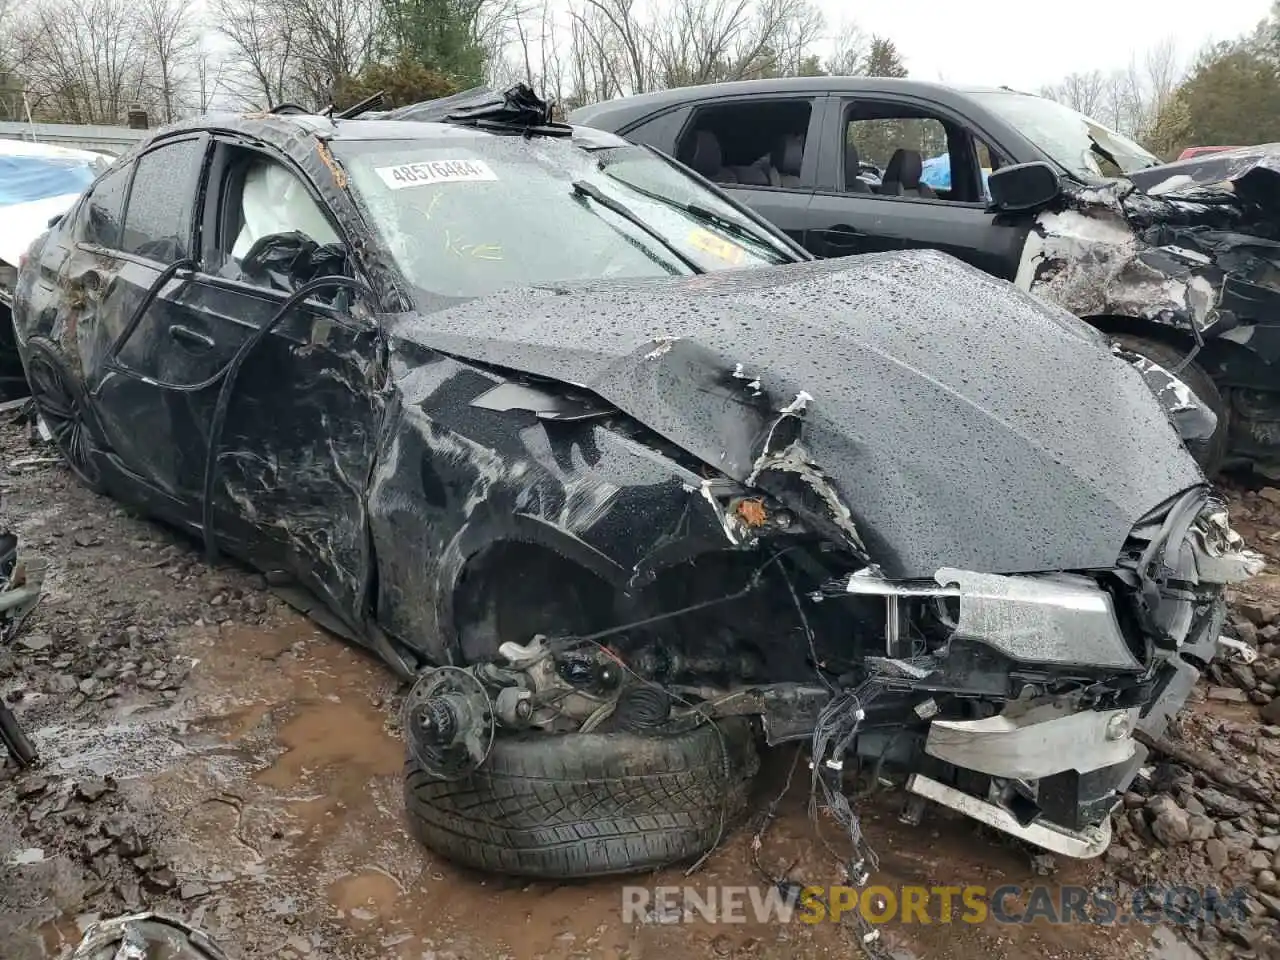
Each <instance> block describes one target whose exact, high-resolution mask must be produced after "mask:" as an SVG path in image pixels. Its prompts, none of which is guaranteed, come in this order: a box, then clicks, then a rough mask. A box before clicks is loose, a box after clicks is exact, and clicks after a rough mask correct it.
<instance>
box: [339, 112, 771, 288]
mask: <svg viewBox="0 0 1280 960" xmlns="http://www.w3.org/2000/svg"><path fill="white" fill-rule="evenodd" d="M334 148H335V152H336V153H337V154H338V155H339V156H340V157H341V158H342V160H343V163H344V165H345V166H346V168H347V170H348V172H349V173H350V175H351V184H352V187H353V189H354V190H355V191H356V193H357V194H358V195H359V197H360V199H361V200H362V201H363V203H364V205H365V207H366V208H367V209H368V211H369V213H370V219H371V220H372V222H373V224H374V227H375V229H376V230H377V231H378V232H379V234H380V235H381V237H382V240H383V241H384V242H385V243H386V244H387V246H388V247H389V248H390V250H391V252H392V255H393V256H394V257H395V259H396V262H397V264H398V265H399V266H400V269H401V270H402V271H403V272H404V274H405V275H406V278H407V279H408V280H409V281H410V282H411V283H413V284H414V285H415V286H416V287H418V288H419V289H421V290H423V291H425V292H426V293H428V294H430V295H434V296H440V297H450V298H455V297H457V298H462V297H478V296H484V295H486V294H490V293H494V292H497V291H499V290H504V289H510V288H515V287H521V286H532V285H537V284H545V283H555V282H580V281H589V280H603V279H637V278H645V277H664V276H685V275H690V274H693V273H704V272H710V271H716V270H727V269H734V268H750V267H759V266H766V265H770V264H776V263H785V262H789V261H791V260H793V259H795V257H794V255H793V254H791V253H790V252H789V251H788V250H786V248H785V247H784V246H782V245H781V244H780V243H779V241H778V240H776V239H775V238H772V237H770V236H769V235H768V234H767V233H765V232H764V231H762V230H761V229H760V228H759V227H757V226H755V225H754V224H752V223H751V222H750V221H749V220H747V219H746V218H744V217H743V215H742V214H741V213H740V212H739V211H738V210H737V209H736V208H734V207H733V206H731V205H729V204H726V203H724V202H723V201H722V200H720V199H718V198H717V197H716V196H715V195H714V194H711V193H710V192H708V191H707V190H706V189H705V188H703V187H702V186H701V185H700V184H698V183H696V182H695V181H693V180H691V179H690V178H689V177H688V176H686V175H685V174H683V173H682V172H681V171H680V170H678V169H677V168H676V167H674V166H673V165H671V164H670V163H669V162H667V161H666V160H664V159H663V158H662V157H660V156H659V155H657V154H654V153H653V152H651V151H649V150H647V149H645V148H643V147H636V146H629V145H628V146H622V147H610V148H606V149H596V150H590V151H588V150H585V149H583V148H582V147H580V146H576V145H574V144H573V143H571V142H570V141H568V140H567V139H563V140H562V139H551V138H533V139H524V138H521V137H506V136H497V137H495V136H486V135H476V134H472V133H470V132H469V131H467V132H464V131H457V132H456V133H455V132H453V131H449V132H448V133H442V134H441V135H440V136H439V138H432V139H419V140H387V141H381V140H380V141H357V140H351V141H341V140H339V141H336V142H335V143H334Z"/></svg>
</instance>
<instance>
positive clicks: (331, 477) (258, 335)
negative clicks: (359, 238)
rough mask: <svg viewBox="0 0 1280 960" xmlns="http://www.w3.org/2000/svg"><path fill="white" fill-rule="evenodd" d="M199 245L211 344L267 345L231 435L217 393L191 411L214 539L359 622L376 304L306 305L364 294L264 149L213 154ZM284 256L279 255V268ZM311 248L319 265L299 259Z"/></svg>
mask: <svg viewBox="0 0 1280 960" xmlns="http://www.w3.org/2000/svg"><path fill="white" fill-rule="evenodd" d="M202 237H203V248H202V253H203V256H202V264H201V268H200V270H199V272H198V273H197V275H196V276H195V277H194V278H193V280H192V288H193V293H192V297H193V299H194V300H195V301H196V302H198V303H199V305H200V310H201V314H202V316H203V317H204V318H205V320H206V322H207V324H208V330H209V333H210V335H211V336H212V338H213V339H214V341H215V343H216V344H217V347H218V350H219V351H221V352H222V353H223V354H224V355H226V354H227V353H234V352H235V351H239V350H240V349H241V347H243V346H244V345H245V344H246V343H248V342H249V341H251V340H254V341H255V342H254V343H253V345H252V346H251V347H249V348H248V350H247V352H244V353H243V354H242V355H241V356H240V360H241V363H240V366H239V367H238V369H236V371H235V380H234V382H233V383H232V385H231V387H230V389H229V391H228V393H227V403H226V407H225V419H224V421H223V422H222V423H221V424H219V423H218V422H217V420H218V414H217V412H216V410H215V405H216V401H217V392H216V391H208V392H205V393H203V394H202V395H201V397H200V402H199V404H198V406H197V408H196V410H195V414H196V417H197V418H198V420H199V426H198V433H197V435H196V436H197V438H198V443H199V444H200V445H201V446H202V447H204V446H207V447H208V450H207V451H206V450H203V449H202V450H201V451H200V452H201V455H202V457H203V456H204V455H205V454H206V453H212V454H213V455H214V456H216V473H215V475H214V482H213V485H212V499H211V501H210V505H211V506H210V511H209V512H210V513H211V514H212V523H213V528H214V533H215V535H216V536H217V538H218V541H219V544H220V545H221V547H222V548H223V549H226V550H228V551H229V552H233V553H237V554H240V555H242V556H247V557H249V558H251V559H252V560H253V562H254V563H255V564H256V565H258V566H260V567H262V568H265V569H282V570H285V571H288V572H289V573H290V574H292V575H293V576H294V578H295V579H296V580H297V581H298V582H299V583H301V584H302V585H303V586H305V587H306V588H308V589H309V590H310V591H311V592H312V593H314V594H316V595H317V596H319V597H321V598H322V599H324V600H326V601H327V602H328V604H329V605H330V606H331V607H332V608H334V609H335V610H337V611H339V612H341V613H343V614H344V615H345V616H346V619H347V620H348V622H350V623H358V622H359V621H360V620H361V619H362V616H363V612H364V611H363V604H364V601H365V599H366V587H367V583H368V578H369V576H370V569H371V568H370V551H369V546H368V526H367V521H366V515H365V496H366V490H367V485H368V482H369V475H370V471H371V469H372V465H373V457H374V451H375V447H376V443H377V434H378V430H379V427H380V425H381V418H382V410H383V399H382V393H381V390H382V386H383V384H384V364H383V349H382V339H381V336H380V333H379V330H378V328H377V326H376V324H375V323H374V322H373V320H372V319H371V317H372V309H373V305H372V304H370V303H369V302H368V300H367V299H364V298H362V297H360V296H358V295H356V294H355V293H354V292H353V289H352V288H351V287H329V288H326V289H323V290H320V291H318V292H316V293H315V294H314V295H312V296H307V297H304V298H302V299H301V300H299V299H298V298H297V297H296V296H295V293H296V292H297V291H298V290H299V289H300V287H301V286H302V285H303V284H304V283H305V282H307V279H308V278H311V277H315V276H333V275H342V276H347V277H350V278H352V280H354V281H355V282H356V283H359V281H358V280H357V279H356V277H355V274H356V272H357V271H356V270H355V269H354V267H353V266H352V264H351V259H350V250H351V247H350V245H349V241H348V238H347V237H346V236H345V235H344V231H343V230H342V229H341V228H340V225H339V223H338V219H337V217H336V216H335V215H334V214H333V212H332V211H331V210H330V209H328V207H327V206H326V204H325V203H324V201H323V200H322V199H321V196H320V194H319V193H318V192H317V191H316V190H315V188H314V185H313V184H312V183H311V182H310V181H309V180H308V178H307V177H306V175H305V173H304V172H303V171H302V170H300V169H299V168H297V167H295V166H294V165H293V164H292V163H290V162H289V161H288V160H287V159H286V158H285V157H284V156H283V155H281V154H278V153H275V152H274V151H271V150H269V149H267V148H266V147H265V146H264V145H262V144H252V145H251V144H246V143H245V142H244V141H243V140H235V141H233V140H229V139H228V140H222V139H217V140H215V144H214V151H213V156H212V160H211V163H210V167H209V175H208V189H207V191H206V201H205V205H204V210H203V231H202ZM300 238H301V239H300ZM277 243H279V244H282V246H279V247H278V249H279V250H281V251H282V252H283V255H281V256H276V257H274V258H273V256H272V254H271V253H270V251H271V250H272V249H273V244H277ZM299 244H301V249H304V250H305V249H306V248H307V247H308V245H312V246H314V247H315V250H314V251H313V252H311V253H310V254H300V253H299V252H298V251H299V249H300V247H299ZM264 251H265V253H264ZM366 289H367V288H366ZM291 300H292V301H296V305H294V306H292V307H290V306H289V304H290V302H291ZM286 308H288V309H286ZM282 311H283V312H282ZM357 315H359V317H362V318H358V316H357ZM202 462H203V459H202ZM206 479H207V478H206V477H205V476H204V475H203V473H202V475H201V477H200V480H201V483H202V484H203V483H204V482H206ZM201 498H202V499H203V491H201Z"/></svg>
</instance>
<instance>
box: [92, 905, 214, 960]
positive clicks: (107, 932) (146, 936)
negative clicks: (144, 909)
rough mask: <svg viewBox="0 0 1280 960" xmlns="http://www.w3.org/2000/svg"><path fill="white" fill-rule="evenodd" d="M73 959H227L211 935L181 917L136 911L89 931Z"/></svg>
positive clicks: (95, 925) (101, 923) (100, 924)
mask: <svg viewBox="0 0 1280 960" xmlns="http://www.w3.org/2000/svg"><path fill="white" fill-rule="evenodd" d="M70 960H227V955H226V954H225V953H223V952H222V949H221V948H220V947H219V946H218V945H217V944H215V943H214V942H213V941H212V940H211V939H209V935H208V934H206V933H205V932H204V931H202V930H197V929H196V928H195V927H192V926H190V925H189V924H186V923H183V922H182V921H181V920H174V919H172V918H170V917H163V916H160V915H159V914H155V913H135V914H130V915H128V916H123V917H115V918H114V919H111V920H101V921H99V922H97V923H95V924H93V925H92V926H90V927H89V929H88V930H86V931H85V934H84V938H83V939H82V940H81V941H80V945H79V946H78V947H76V950H75V953H73V954H72V955H71V958H70Z"/></svg>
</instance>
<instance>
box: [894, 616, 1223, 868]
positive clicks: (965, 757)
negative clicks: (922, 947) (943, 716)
mask: <svg viewBox="0 0 1280 960" xmlns="http://www.w3.org/2000/svg"><path fill="white" fill-rule="evenodd" d="M1225 616H1226V605H1225V603H1223V604H1219V609H1218V610H1217V611H1216V612H1215V613H1214V615H1213V616H1212V617H1211V618H1210V619H1209V620H1208V621H1207V622H1206V624H1205V626H1204V628H1203V629H1202V631H1201V632H1200V635H1199V636H1198V638H1197V640H1196V641H1195V642H1194V643H1190V644H1186V645H1184V646H1183V647H1182V648H1181V649H1180V651H1179V652H1178V654H1176V655H1172V656H1168V657H1165V658H1163V659H1162V662H1161V663H1160V664H1159V666H1158V667H1157V668H1156V670H1155V673H1154V678H1153V679H1154V684H1153V690H1154V696H1153V697H1152V699H1150V700H1148V702H1147V703H1146V704H1144V705H1143V706H1142V707H1130V708H1127V709H1117V710H1086V711H1078V712H1071V711H1069V710H1064V709H1059V708H1058V707H1056V706H1055V705H1054V704H1052V703H1043V704H1038V705H1031V706H1029V707H1027V708H1026V709H1023V710H1016V711H1015V712H1014V715H1013V716H1007V715H1005V714H1001V715H998V716H995V717H988V718H984V719H982V720H966V721H935V722H934V723H933V724H931V725H930V729H929V733H928V736H927V738H926V742H925V753H926V754H927V755H928V756H929V757H931V758H933V759H934V760H936V761H940V762H942V763H945V764H947V765H949V766H951V767H955V768H959V769H961V770H965V771H971V772H974V773H979V774H983V775H984V777H983V778H982V780H984V781H985V783H984V786H985V790H981V791H979V790H975V789H973V788H972V787H971V788H970V789H965V788H963V787H960V786H955V785H951V784H948V783H944V782H942V781H941V780H939V779H936V778H934V777H932V776H930V775H928V774H927V773H921V772H916V773H912V774H911V775H910V776H909V777H908V779H907V783H906V788H907V791H908V792H909V793H911V794H914V795H915V796H919V797H922V798H924V799H926V800H931V801H933V802H935V803H938V804H940V805H942V806H944V807H948V808H949V809H952V810H955V811H957V812H958V813H963V814H964V815H966V816H968V817H972V818H973V819H975V820H978V821H980V822H982V823H985V824H987V825H988V826H990V827H993V828H995V829H997V830H1001V831H1003V832H1005V833H1008V834H1011V835H1013V836H1016V837H1019V838H1021V839H1022V840H1025V841H1027V842H1028V843H1032V844H1035V845H1036V846H1039V847H1042V848H1044V849H1046V850H1050V851H1052V852H1054V853H1057V854H1061V855H1063V856H1068V857H1075V858H1079V859H1089V858H1092V857H1096V856H1098V855H1100V854H1101V853H1103V852H1104V851H1105V850H1106V849H1107V846H1108V845H1109V844H1110V842H1111V820H1110V814H1111V811H1112V810H1114V809H1115V807H1116V805H1117V804H1118V803H1119V802H1120V795H1121V794H1122V793H1123V792H1124V791H1125V790H1126V789H1128V787H1129V784H1130V783H1132V782H1133V779H1134V777H1135V776H1136V775H1137V772H1138V770H1139V768H1140V767H1141V766H1142V765H1143V763H1145V761H1146V758H1147V748H1146V747H1145V746H1144V745H1143V744H1142V743H1140V742H1138V741H1137V740H1136V739H1134V737H1133V732H1134V730H1135V729H1138V730H1142V731H1144V732H1146V733H1148V734H1150V735H1151V736H1153V737H1159V736H1163V734H1164V732H1165V730H1166V729H1167V727H1168V725H1169V721H1170V720H1171V719H1172V718H1173V716H1174V715H1175V714H1176V713H1177V712H1178V711H1179V710H1180V709H1182V706H1183V705H1184V704H1185V703H1186V701H1187V698H1188V696H1189V695H1190V693H1191V690H1192V688H1193V687H1194V686H1195V684H1196V682H1197V680H1199V678H1200V670H1198V669H1197V668H1196V667H1195V666H1194V665H1193V663H1192V662H1191V660H1189V659H1188V657H1190V658H1192V659H1193V660H1195V661H1198V662H1200V663H1202V664H1206V665H1207V664H1208V663H1209V662H1210V661H1211V660H1213V659H1214V658H1215V657H1216V656H1217V654H1218V651H1219V649H1220V648H1219V634H1220V631H1221V628H1222V626H1223V621H1224V619H1225ZM1182 654H1186V655H1187V656H1186V657H1184V656H1182ZM966 779H968V780H969V781H970V782H972V781H973V779H974V778H972V777H969V778H966Z"/></svg>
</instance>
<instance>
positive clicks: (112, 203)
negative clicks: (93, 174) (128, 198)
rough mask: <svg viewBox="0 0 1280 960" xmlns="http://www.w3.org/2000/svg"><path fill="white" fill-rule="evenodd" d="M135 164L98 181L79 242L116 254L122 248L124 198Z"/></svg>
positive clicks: (121, 168) (86, 210) (90, 195)
mask: <svg viewBox="0 0 1280 960" xmlns="http://www.w3.org/2000/svg"><path fill="white" fill-rule="evenodd" d="M131 173H133V164H132V163H127V164H125V165H124V166H122V167H118V168H117V169H115V170H112V171H111V172H110V173H108V174H107V175H106V176H105V177H103V178H102V179H101V180H99V181H98V183H97V185H96V186H95V187H94V188H93V192H92V193H90V194H89V198H88V203H87V204H85V207H84V218H83V220H82V221H81V226H80V239H81V240H83V241H84V242H85V243H96V244H99V245H101V246H104V247H107V248H108V249H111V250H114V249H116V248H117V247H118V246H119V245H120V214H121V212H122V211H123V210H124V195H125V193H127V192H128V190H129V174H131Z"/></svg>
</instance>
